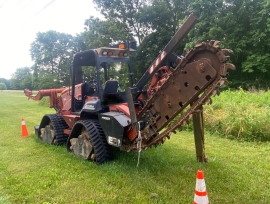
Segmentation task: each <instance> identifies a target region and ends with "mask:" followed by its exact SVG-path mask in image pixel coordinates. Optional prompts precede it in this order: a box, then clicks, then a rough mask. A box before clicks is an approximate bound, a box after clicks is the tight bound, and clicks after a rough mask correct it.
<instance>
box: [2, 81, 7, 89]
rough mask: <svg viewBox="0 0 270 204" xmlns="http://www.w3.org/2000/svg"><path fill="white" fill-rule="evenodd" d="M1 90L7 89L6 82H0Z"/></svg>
mask: <svg viewBox="0 0 270 204" xmlns="http://www.w3.org/2000/svg"><path fill="white" fill-rule="evenodd" d="M0 90H7V86H6V84H4V83H2V82H0Z"/></svg>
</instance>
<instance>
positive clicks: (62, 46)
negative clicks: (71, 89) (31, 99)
mask: <svg viewBox="0 0 270 204" xmlns="http://www.w3.org/2000/svg"><path fill="white" fill-rule="evenodd" d="M74 45H75V44H74V41H73V37H72V35H69V34H65V33H59V32H56V31H52V30H50V31H47V32H45V33H41V32H39V33H37V37H36V40H35V41H34V42H32V44H31V48H30V53H31V57H32V60H34V62H35V65H34V67H33V69H34V77H35V79H34V87H35V88H42V86H43V84H44V83H43V82H44V81H47V78H46V77H45V76H47V75H46V74H41V75H40V73H41V72H42V73H44V72H48V73H50V75H51V76H53V77H52V78H51V81H52V82H53V83H52V84H53V86H54V87H60V86H63V85H68V84H69V77H67V75H68V73H69V65H70V62H71V60H72V55H73V52H74V50H75V48H74ZM36 77H37V78H38V80H37V79H36ZM43 77H45V78H43ZM36 83H37V84H36Z"/></svg>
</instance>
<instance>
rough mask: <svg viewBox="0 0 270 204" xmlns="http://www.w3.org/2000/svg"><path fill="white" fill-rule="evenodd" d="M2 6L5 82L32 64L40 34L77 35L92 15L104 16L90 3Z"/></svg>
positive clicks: (0, 68) (0, 73) (28, 1)
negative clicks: (36, 39)
mask: <svg viewBox="0 0 270 204" xmlns="http://www.w3.org/2000/svg"><path fill="white" fill-rule="evenodd" d="M50 3H51V4H50ZM49 4H50V5H49ZM46 5H47V7H46ZM0 7H1V8H0V28H1V30H0V78H6V79H9V78H10V77H11V74H12V73H14V72H15V71H16V69H17V68H20V67H25V66H29V67H30V66H31V65H33V62H32V61H31V58H30V52H29V49H30V44H31V42H33V41H34V40H35V36H36V33H37V32H46V31H48V30H56V31H58V32H63V33H68V34H72V35H75V34H76V33H80V32H82V31H83V27H84V21H85V19H87V18H89V17H90V15H92V16H99V17H101V16H100V14H99V12H98V11H96V9H95V8H94V4H93V3H92V1H91V0H55V1H53V0H0ZM45 7H46V8H45Z"/></svg>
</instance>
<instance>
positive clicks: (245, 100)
mask: <svg viewBox="0 0 270 204" xmlns="http://www.w3.org/2000/svg"><path fill="white" fill-rule="evenodd" d="M212 99H213V104H212V105H208V106H204V124H205V128H206V130H207V131H210V132H214V133H218V134H219V135H223V136H225V137H228V138H238V139H242V140H246V141H270V127H269V121H270V92H269V91H261V90H260V91H253V92H248V91H244V90H243V89H241V88H239V90H238V91H231V90H227V91H223V92H221V94H220V96H218V97H213V98H212Z"/></svg>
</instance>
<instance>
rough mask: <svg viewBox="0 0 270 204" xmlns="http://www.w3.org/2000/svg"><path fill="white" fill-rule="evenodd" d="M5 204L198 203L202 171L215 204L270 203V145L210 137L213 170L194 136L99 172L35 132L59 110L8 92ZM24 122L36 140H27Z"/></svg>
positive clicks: (1, 177)
mask: <svg viewBox="0 0 270 204" xmlns="http://www.w3.org/2000/svg"><path fill="white" fill-rule="evenodd" d="M0 97H1V99H0V110H1V111H0V113H1V117H0V121H1V122H0V129H1V133H0V203H1V204H2V203H3V204H7V203H44V204H45V203H46V204H48V203H81V204H83V203H125V204H132V203H138V204H139V203H180V204H181V203H183V204H186V203H193V198H194V189H195V182H196V172H197V170H199V169H202V170H203V171H204V174H205V181H206V187H207V191H208V196H209V200H210V202H211V203H212V204H213V203H218V204H219V203H220V204H222V203H230V204H231V203H245V204H248V203H250V204H254V203H269V201H270V193H269V191H270V165H269V163H270V145H269V143H253V142H249V143H248V142H239V141H237V140H228V139H225V138H220V137H218V136H217V135H211V134H207V133H206V155H207V156H208V158H209V163H207V164H201V163H198V162H197V161H196V155H195V147H194V139H193V133H192V132H180V133H177V134H175V135H173V136H172V137H171V139H170V140H168V141H166V142H165V144H164V145H161V146H159V147H157V148H153V149H148V150H146V151H143V152H142V153H141V157H140V164H139V167H136V164H137V157H138V154H137V153H136V152H132V153H126V152H119V151H118V150H115V157H116V158H115V160H114V161H112V162H110V163H107V164H104V165H96V164H94V163H92V162H87V161H84V160H82V159H80V158H78V157H76V156H74V155H73V154H70V153H67V152H66V149H65V147H62V146H57V147H56V146H49V145H46V144H43V143H42V142H40V141H39V140H38V139H37V137H36V135H34V128H33V126H34V125H38V124H39V122H40V120H41V118H42V116H43V115H44V114H46V113H53V112H54V110H52V109H49V108H46V107H42V106H39V105H38V102H35V101H32V100H27V98H26V97H25V96H24V94H23V92H17V93H14V92H0ZM21 118H24V119H25V122H26V125H27V127H28V130H29V132H30V133H31V135H30V136H29V137H26V138H23V137H21Z"/></svg>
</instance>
